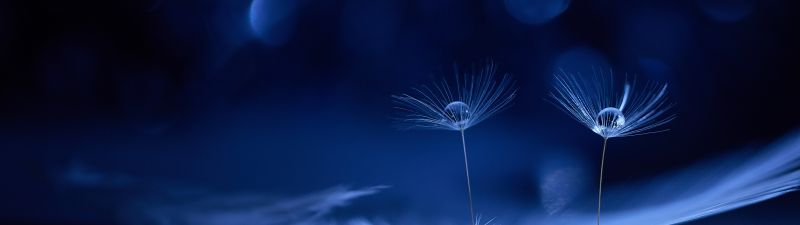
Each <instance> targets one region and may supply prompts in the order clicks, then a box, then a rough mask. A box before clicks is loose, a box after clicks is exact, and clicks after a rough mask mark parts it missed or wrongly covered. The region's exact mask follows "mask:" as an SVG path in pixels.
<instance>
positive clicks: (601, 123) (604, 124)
mask: <svg viewBox="0 0 800 225" xmlns="http://www.w3.org/2000/svg"><path fill="white" fill-rule="evenodd" d="M595 122H597V125H595V127H594V129H593V130H594V132H595V133H598V134H600V135H603V136H606V135H608V134H609V133H612V132H614V131H616V129H619V128H620V127H622V125H625V115H623V114H622V111H620V110H619V109H617V108H614V107H608V108H605V109H603V110H600V112H598V113H597V117H596V118H595Z"/></svg>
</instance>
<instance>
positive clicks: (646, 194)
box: [522, 132, 800, 225]
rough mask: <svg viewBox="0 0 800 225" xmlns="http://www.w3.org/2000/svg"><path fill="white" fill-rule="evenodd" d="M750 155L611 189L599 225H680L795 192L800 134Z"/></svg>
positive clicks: (571, 218)
mask: <svg viewBox="0 0 800 225" xmlns="http://www.w3.org/2000/svg"><path fill="white" fill-rule="evenodd" d="M751 152H752V151H744V152H743V153H740V154H737V155H733V156H730V157H725V158H722V159H717V160H711V161H707V162H703V163H699V164H697V165H695V166H693V167H690V168H687V169H684V170H682V171H680V172H678V173H673V174H671V175H665V176H662V177H657V178H654V179H652V180H650V181H649V182H647V183H642V184H632V185H625V186H616V187H611V188H610V190H609V192H608V195H610V196H611V197H610V198H608V199H612V200H613V201H608V204H607V205H608V206H609V207H608V211H607V213H605V215H604V218H605V219H604V221H603V224H609V225H641V224H654V225H667V224H678V223H684V222H688V221H692V220H696V219H700V218H703V217H708V216H712V215H716V214H719V213H723V212H727V211H730V210H733V209H737V208H741V207H744V206H747V205H751V204H754V203H758V202H761V201H764V200H768V199H771V198H775V197H778V196H780V195H782V194H786V193H788V192H791V191H796V190H798V187H800V132H795V133H793V134H791V135H788V136H787V137H785V138H783V139H782V140H779V141H777V142H775V143H774V144H771V145H769V146H767V147H765V148H763V149H762V150H760V151H757V153H751ZM589 205H590V204H587V205H585V206H589ZM594 216H595V215H594V212H592V211H582V210H581V209H577V208H576V207H573V208H571V209H570V210H567V211H566V212H563V213H560V214H559V215H557V216H541V215H540V216H532V217H530V218H529V219H527V221H526V222H524V223H522V224H589V223H591V222H593V221H594V219H595V217H594Z"/></svg>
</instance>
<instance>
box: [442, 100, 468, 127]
mask: <svg viewBox="0 0 800 225" xmlns="http://www.w3.org/2000/svg"><path fill="white" fill-rule="evenodd" d="M444 111H445V112H446V113H447V116H448V117H450V119H451V120H452V121H453V122H455V125H456V126H458V127H460V128H463V126H464V125H466V124H467V122H469V117H470V113H472V112H471V111H470V110H469V105H467V103H464V102H462V101H454V102H451V103H450V104H447V106H446V107H444Z"/></svg>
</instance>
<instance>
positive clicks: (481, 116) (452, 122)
mask: <svg viewBox="0 0 800 225" xmlns="http://www.w3.org/2000/svg"><path fill="white" fill-rule="evenodd" d="M495 72H496V68H495V66H494V65H493V64H489V65H487V66H486V67H484V68H482V69H480V70H477V71H476V70H473V72H472V73H470V74H459V73H458V71H456V76H455V82H454V83H448V82H447V80H442V82H441V83H435V84H434V85H432V86H421V87H419V88H415V89H413V90H414V92H413V93H412V94H400V95H392V99H393V101H394V103H395V105H396V106H395V108H397V109H398V110H399V111H401V112H402V116H400V117H399V118H396V119H395V122H396V124H397V126H398V127H399V128H401V129H440V130H452V131H459V132H460V133H461V146H462V148H463V151H464V171H465V172H466V176H467V194H468V197H469V199H468V200H469V211H470V221H471V222H472V224H475V216H474V215H475V214H474V210H473V207H472V186H471V184H470V178H469V163H468V160H467V146H466V140H465V138H464V131H465V130H466V129H467V128H470V127H472V126H475V125H477V124H478V123H480V122H482V121H483V120H485V119H487V118H489V117H491V116H492V115H494V114H496V113H498V112H500V111H502V110H504V109H506V108H507V107H508V106H510V104H511V102H512V100H513V99H514V97H515V96H516V88H515V84H514V81H513V80H512V79H511V76H510V75H508V74H506V75H503V77H502V79H500V81H499V82H498V81H496V80H495V77H494V75H495ZM451 84H454V85H453V86H451Z"/></svg>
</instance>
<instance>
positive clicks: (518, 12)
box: [505, 0, 570, 25]
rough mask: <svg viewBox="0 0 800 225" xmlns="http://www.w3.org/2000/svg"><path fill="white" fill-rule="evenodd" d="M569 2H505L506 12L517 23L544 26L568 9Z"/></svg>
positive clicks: (514, 0)
mask: <svg viewBox="0 0 800 225" xmlns="http://www.w3.org/2000/svg"><path fill="white" fill-rule="evenodd" d="M569 3H570V0H505V5H506V10H507V11H508V13H509V14H511V16H512V17H514V18H515V19H517V20H518V21H520V22H522V23H526V24H531V25H541V24H545V23H547V22H548V21H550V20H552V19H553V18H555V17H557V16H558V15H561V13H563V12H564V11H566V10H567V8H569Z"/></svg>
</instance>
